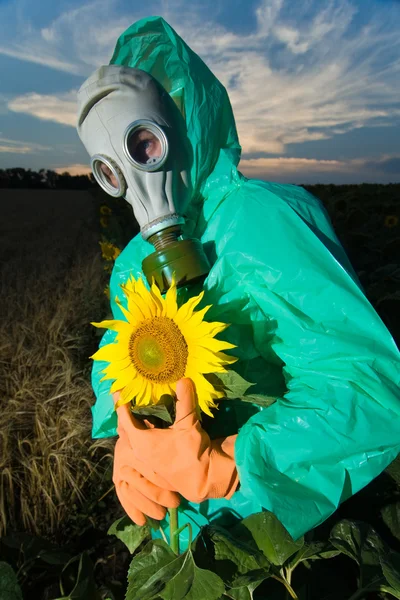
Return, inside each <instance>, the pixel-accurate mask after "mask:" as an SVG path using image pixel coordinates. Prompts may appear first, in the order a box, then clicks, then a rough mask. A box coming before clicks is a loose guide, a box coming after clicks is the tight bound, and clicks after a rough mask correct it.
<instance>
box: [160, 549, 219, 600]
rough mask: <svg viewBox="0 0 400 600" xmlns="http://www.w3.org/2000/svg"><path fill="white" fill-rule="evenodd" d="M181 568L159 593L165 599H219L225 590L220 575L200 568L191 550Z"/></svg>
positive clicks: (184, 555)
mask: <svg viewBox="0 0 400 600" xmlns="http://www.w3.org/2000/svg"><path fill="white" fill-rule="evenodd" d="M182 557H183V562H182V566H181V569H180V570H179V571H178V573H176V575H175V576H174V577H172V579H170V581H169V582H168V583H167V585H166V586H165V589H164V590H163V592H162V593H160V594H159V596H160V598H162V599H163V600H184V599H185V600H206V599H207V600H218V599H219V598H220V597H221V596H222V594H223V593H224V591H225V585H224V583H223V581H222V579H221V578H220V577H218V575H216V574H215V573H213V572H212V571H207V570H206V569H200V568H199V567H198V566H197V565H196V564H195V562H194V558H193V554H192V552H191V550H188V551H187V552H185V554H183V555H182V556H181V557H179V558H182Z"/></svg>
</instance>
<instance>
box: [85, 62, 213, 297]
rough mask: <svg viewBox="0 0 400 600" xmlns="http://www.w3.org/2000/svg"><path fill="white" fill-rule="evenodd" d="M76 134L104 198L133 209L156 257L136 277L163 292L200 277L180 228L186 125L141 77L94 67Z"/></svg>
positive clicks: (198, 260) (195, 251) (187, 189)
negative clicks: (123, 201) (122, 201)
mask: <svg viewBox="0 0 400 600" xmlns="http://www.w3.org/2000/svg"><path fill="white" fill-rule="evenodd" d="M77 130H78V134H79V137H80V138H81V140H82V142H83V144H84V146H85V148H86V149H87V151H88V152H89V154H90V157H91V159H90V163H91V167H92V171H93V175H94V177H95V178H96V180H97V182H98V183H99V185H100V186H101V187H102V188H103V189H104V190H105V191H106V192H107V193H108V194H110V195H111V196H114V197H119V196H124V197H125V199H126V201H127V202H129V204H130V205H131V206H132V209H133V212H134V215H135V218H136V220H137V221H138V223H139V225H140V230H141V234H142V236H143V238H144V239H145V240H148V241H149V242H150V243H152V244H153V245H154V246H155V249H156V251H155V252H154V253H153V254H151V255H150V256H149V257H147V258H146V259H145V260H144V261H143V271H144V273H145V275H146V277H147V279H148V281H149V283H151V282H152V280H153V278H154V279H155V281H156V282H157V284H158V285H159V287H160V289H161V290H162V291H165V290H166V289H167V288H168V287H169V285H170V283H171V280H172V276H173V274H175V276H176V279H177V283H178V285H187V284H189V283H191V282H193V281H198V280H199V279H201V278H203V277H204V276H205V275H206V274H207V273H208V271H209V264H208V261H207V259H206V257H205V255H204V251H203V248H202V246H201V244H200V242H199V241H198V240H184V239H182V235H181V228H182V225H183V224H184V222H185V221H184V216H183V215H184V213H185V209H186V206H187V204H188V203H189V201H190V198H191V191H192V190H191V184H190V177H189V171H190V152H191V147H190V144H189V142H188V140H187V136H186V133H185V123H184V120H183V117H182V115H181V114H180V112H179V110H178V108H177V107H176V106H175V104H174V102H173V100H172V98H171V97H170V96H169V94H168V93H167V92H166V91H165V90H164V88H162V86H161V85H160V84H159V83H158V82H157V81H156V80H155V79H154V78H153V77H152V76H151V75H149V74H148V73H146V72H145V71H142V70H140V69H133V68H130V67H121V66H118V65H109V66H103V67H100V68H99V69H98V70H97V71H95V73H94V74H93V75H91V77H89V78H88V79H87V80H86V81H85V82H84V84H83V85H82V86H81V88H80V90H79V92H78V125H77Z"/></svg>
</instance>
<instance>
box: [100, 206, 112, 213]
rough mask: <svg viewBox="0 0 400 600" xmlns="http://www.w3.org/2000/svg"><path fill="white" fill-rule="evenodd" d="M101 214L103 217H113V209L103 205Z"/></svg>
mask: <svg viewBox="0 0 400 600" xmlns="http://www.w3.org/2000/svg"><path fill="white" fill-rule="evenodd" d="M100 213H101V214H102V215H111V213H112V210H111V208H110V207H109V206H107V205H106V204H102V205H101V206H100Z"/></svg>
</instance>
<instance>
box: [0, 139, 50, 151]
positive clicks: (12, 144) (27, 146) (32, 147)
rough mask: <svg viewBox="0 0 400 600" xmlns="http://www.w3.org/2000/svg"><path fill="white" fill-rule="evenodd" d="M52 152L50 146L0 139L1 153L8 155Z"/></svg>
mask: <svg viewBox="0 0 400 600" xmlns="http://www.w3.org/2000/svg"><path fill="white" fill-rule="evenodd" d="M47 150H51V147H50V146H42V145H41V144H36V143H33V142H22V141H19V140H10V139H8V138H3V137H0V152H2V153H8V154H32V153H34V152H44V151H47Z"/></svg>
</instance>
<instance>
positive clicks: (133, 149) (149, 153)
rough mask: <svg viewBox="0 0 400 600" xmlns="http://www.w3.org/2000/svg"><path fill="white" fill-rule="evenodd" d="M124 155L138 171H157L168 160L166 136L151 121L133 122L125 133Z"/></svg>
mask: <svg viewBox="0 0 400 600" xmlns="http://www.w3.org/2000/svg"><path fill="white" fill-rule="evenodd" d="M124 153H125V156H126V158H127V159H128V160H129V162H130V163H131V164H132V165H133V166H134V167H136V168H137V169H139V170H140V171H147V172H148V173H151V172H153V171H157V170H158V169H160V168H161V167H162V166H163V164H164V163H165V161H166V160H167V158H168V140H167V136H166V135H165V133H164V131H163V130H162V129H161V127H159V126H158V125H157V124H156V123H153V122H152V121H148V120H145V119H141V120H138V121H134V122H133V123H131V124H130V125H129V126H128V127H127V129H126V131H125V135H124Z"/></svg>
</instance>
